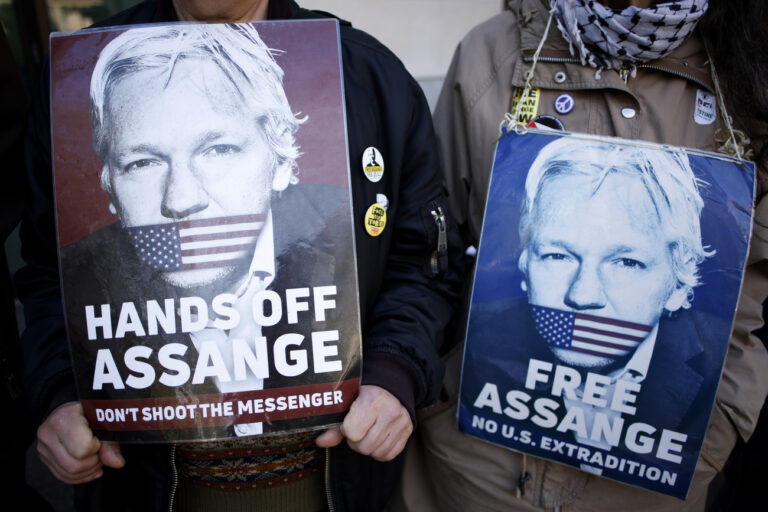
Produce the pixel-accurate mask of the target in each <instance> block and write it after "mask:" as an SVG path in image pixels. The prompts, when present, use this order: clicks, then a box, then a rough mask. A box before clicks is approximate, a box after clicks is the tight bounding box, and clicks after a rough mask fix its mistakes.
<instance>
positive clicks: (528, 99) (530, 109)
mask: <svg viewBox="0 0 768 512" xmlns="http://www.w3.org/2000/svg"><path fill="white" fill-rule="evenodd" d="M524 90H525V88H521V89H518V90H517V92H516V93H515V97H514V99H513V100H512V109H511V110H510V112H512V114H513V115H514V114H515V112H517V104H518V102H519V101H520V97H521V96H522V95H523V91H524ZM539 99H541V89H539V88H538V87H531V88H530V89H528V94H526V96H525V98H524V99H523V105H522V107H521V108H520V116H519V117H518V119H517V120H518V121H520V122H521V123H523V124H528V123H529V122H531V121H532V120H533V118H534V117H536V115H537V114H538V112H539Z"/></svg>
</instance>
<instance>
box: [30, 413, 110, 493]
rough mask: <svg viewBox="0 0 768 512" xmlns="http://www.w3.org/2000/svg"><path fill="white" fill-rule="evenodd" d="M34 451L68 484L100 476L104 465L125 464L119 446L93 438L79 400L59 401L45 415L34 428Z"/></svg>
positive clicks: (80, 482) (81, 482)
mask: <svg viewBox="0 0 768 512" xmlns="http://www.w3.org/2000/svg"><path fill="white" fill-rule="evenodd" d="M37 450H38V452H40V459H41V460H42V461H43V462H44V463H45V465H46V466H48V468H49V469H50V470H51V472H52V473H53V474H54V476H55V477H56V478H58V479H59V480H61V481H62V482H65V483H68V484H83V483H86V482H90V481H91V480H94V479H95V478H99V477H100V476H101V475H102V467H103V466H108V467H111V468H121V467H123V466H124V465H125V459H123V456H122V454H121V453H120V445H118V444H116V443H101V442H99V440H98V439H96V438H95V437H94V435H93V431H91V428H90V427H89V426H88V422H87V420H86V419H85V416H84V415H83V407H82V406H81V405H80V403H79V402H67V403H65V404H62V405H60V406H59V407H57V408H56V409H54V410H53V412H51V414H49V415H48V418H46V420H45V421H44V422H43V424H42V425H40V428H39V429H38V430H37Z"/></svg>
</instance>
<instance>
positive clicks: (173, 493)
mask: <svg viewBox="0 0 768 512" xmlns="http://www.w3.org/2000/svg"><path fill="white" fill-rule="evenodd" d="M171 474H172V475H173V483H172V484H171V499H170V501H169V502H168V512H172V511H173V500H174V498H175V497H176V487H178V485H179V474H178V472H177V471H176V445H175V444H172V445H171Z"/></svg>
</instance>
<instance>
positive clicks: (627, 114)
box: [621, 107, 637, 119]
mask: <svg viewBox="0 0 768 512" xmlns="http://www.w3.org/2000/svg"><path fill="white" fill-rule="evenodd" d="M621 115H622V116H624V118H625V119H632V118H633V117H635V115H637V112H636V111H635V109H633V108H632V107H624V108H623V109H621Z"/></svg>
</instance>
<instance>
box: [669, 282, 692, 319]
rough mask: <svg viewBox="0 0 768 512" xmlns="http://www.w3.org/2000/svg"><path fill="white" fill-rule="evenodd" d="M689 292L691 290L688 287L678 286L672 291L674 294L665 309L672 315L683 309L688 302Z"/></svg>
mask: <svg viewBox="0 0 768 512" xmlns="http://www.w3.org/2000/svg"><path fill="white" fill-rule="evenodd" d="M688 290H689V288H688V287H687V286H678V287H677V288H675V289H674V290H672V294H671V295H670V296H669V298H668V299H667V302H666V303H665V304H664V309H666V310H667V311H669V312H670V313H674V312H675V311H677V310H678V309H680V308H682V307H683V304H685V303H686V302H687V300H688Z"/></svg>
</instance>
